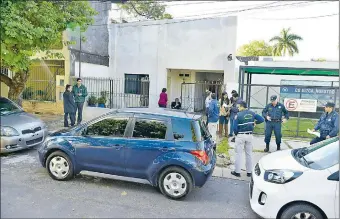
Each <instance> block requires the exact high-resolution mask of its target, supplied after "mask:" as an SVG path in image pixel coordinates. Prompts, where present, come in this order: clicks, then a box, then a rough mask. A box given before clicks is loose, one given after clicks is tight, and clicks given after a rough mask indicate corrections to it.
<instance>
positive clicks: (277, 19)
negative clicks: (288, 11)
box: [251, 13, 339, 21]
mask: <svg viewBox="0 0 340 219" xmlns="http://www.w3.org/2000/svg"><path fill="white" fill-rule="evenodd" d="M336 15H339V13H334V14H326V15H319V16H314V17H297V18H251V19H256V20H276V21H281V20H282V21H283V20H305V19H314V18H323V17H332V16H336Z"/></svg>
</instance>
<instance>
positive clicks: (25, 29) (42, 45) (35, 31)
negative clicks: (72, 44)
mask: <svg viewBox="0 0 340 219" xmlns="http://www.w3.org/2000/svg"><path fill="white" fill-rule="evenodd" d="M0 13H1V27H0V34H1V67H2V68H8V69H9V70H10V71H12V72H14V76H13V77H12V78H9V77H7V76H6V75H4V74H0V81H1V82H4V83H5V84H6V85H7V86H8V87H9V93H8V97H9V98H10V99H12V100H17V99H18V97H19V96H20V94H21V92H22V91H23V90H24V88H25V83H26V82H27V79H28V77H29V67H30V65H31V64H32V62H33V61H34V60H33V59H32V56H34V55H35V54H37V53H38V52H46V56H45V57H43V58H53V57H56V58H60V57H62V54H60V53H57V52H52V51H51V48H53V46H54V45H56V44H58V43H61V42H60V40H61V39H62V34H63V31H65V30H66V28H67V26H68V24H70V23H72V24H76V26H79V27H80V29H81V30H82V31H85V30H86V29H87V27H88V25H90V24H92V23H93V16H94V15H95V14H96V13H97V12H96V11H95V10H94V9H93V8H91V6H90V4H89V3H88V2H87V1H33V0H27V1H14V0H2V1H1V8H0ZM64 43H68V42H64Z"/></svg>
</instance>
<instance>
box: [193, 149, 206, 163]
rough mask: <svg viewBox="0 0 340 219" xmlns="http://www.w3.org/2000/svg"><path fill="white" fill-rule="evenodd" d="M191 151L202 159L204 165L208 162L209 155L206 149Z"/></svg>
mask: <svg viewBox="0 0 340 219" xmlns="http://www.w3.org/2000/svg"><path fill="white" fill-rule="evenodd" d="M190 153H191V154H192V155H194V156H195V157H197V158H198V159H200V160H201V161H202V162H203V164H204V165H207V164H208V161H209V157H208V155H207V153H206V152H205V151H190Z"/></svg>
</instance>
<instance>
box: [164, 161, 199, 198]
mask: <svg viewBox="0 0 340 219" xmlns="http://www.w3.org/2000/svg"><path fill="white" fill-rule="evenodd" d="M158 186H159V189H160V191H161V192H162V193H163V194H164V195H165V196H167V197H169V198H171V199H175V200H178V199H181V198H183V197H185V196H186V195H187V194H189V193H190V192H191V190H192V188H193V182H192V179H191V176H190V175H189V174H188V172H187V171H185V170H184V169H182V168H179V167H169V168H167V169H165V170H164V171H163V172H162V173H161V174H160V177H159V179H158Z"/></svg>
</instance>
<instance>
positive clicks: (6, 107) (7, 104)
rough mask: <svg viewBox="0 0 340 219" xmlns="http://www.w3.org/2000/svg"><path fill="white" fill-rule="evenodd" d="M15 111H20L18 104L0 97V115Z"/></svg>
mask: <svg viewBox="0 0 340 219" xmlns="http://www.w3.org/2000/svg"><path fill="white" fill-rule="evenodd" d="M16 112H22V109H20V108H19V107H18V106H16V105H15V104H13V102H12V101H10V100H8V99H6V98H3V97H1V98H0V114H1V115H7V114H12V113H16Z"/></svg>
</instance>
